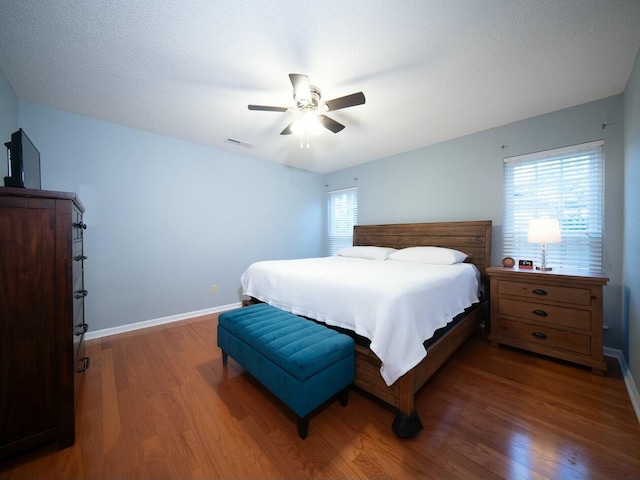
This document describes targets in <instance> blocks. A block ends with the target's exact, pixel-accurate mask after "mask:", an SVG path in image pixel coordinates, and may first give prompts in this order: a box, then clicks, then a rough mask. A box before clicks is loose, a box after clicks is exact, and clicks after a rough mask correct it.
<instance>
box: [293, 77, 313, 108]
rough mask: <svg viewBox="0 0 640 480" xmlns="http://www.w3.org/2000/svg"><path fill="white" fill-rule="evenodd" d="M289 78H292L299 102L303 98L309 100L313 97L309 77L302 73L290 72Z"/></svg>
mask: <svg viewBox="0 0 640 480" xmlns="http://www.w3.org/2000/svg"><path fill="white" fill-rule="evenodd" d="M289 80H291V85H293V92H294V95H295V99H296V100H297V101H298V102H300V101H303V100H306V101H307V102H308V101H309V100H310V99H311V89H310V88H309V77H307V76H306V75H302V74H300V73H290V74H289Z"/></svg>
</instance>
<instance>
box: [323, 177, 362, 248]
mask: <svg viewBox="0 0 640 480" xmlns="http://www.w3.org/2000/svg"><path fill="white" fill-rule="evenodd" d="M327 216H328V221H329V224H328V232H329V255H334V254H335V253H336V252H337V251H338V250H340V249H341V248H344V247H349V246H351V245H352V244H353V226H354V225H355V224H356V223H357V221H358V189H357V188H356V187H353V188H345V189H343V190H334V191H333V192H329V196H328V206H327Z"/></svg>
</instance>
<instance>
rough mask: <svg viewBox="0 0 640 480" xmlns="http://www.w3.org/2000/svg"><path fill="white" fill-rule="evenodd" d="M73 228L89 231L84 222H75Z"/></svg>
mask: <svg viewBox="0 0 640 480" xmlns="http://www.w3.org/2000/svg"><path fill="white" fill-rule="evenodd" d="M73 226H74V227H76V228H81V229H84V230H86V229H87V224H86V223H82V222H73Z"/></svg>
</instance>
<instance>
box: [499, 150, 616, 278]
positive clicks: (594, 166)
mask: <svg viewBox="0 0 640 480" xmlns="http://www.w3.org/2000/svg"><path fill="white" fill-rule="evenodd" d="M603 216H604V141H598V142H591V143H586V144H582V145H575V146H572V147H566V148H559V149H555V150H547V151H544V152H539V153H532V154H529V155H522V156H518V157H510V158H505V159H504V218H503V222H502V223H503V233H502V251H503V254H504V256H511V257H514V258H517V259H523V258H524V259H532V260H533V259H538V258H539V256H540V245H537V244H531V243H527V231H528V228H529V221H530V220H532V219H534V218H557V219H558V222H559V223H560V232H561V237H562V240H561V243H557V244H549V245H547V264H548V265H550V266H553V267H556V268H570V269H577V270H589V271H602V233H603ZM536 261H537V260H536Z"/></svg>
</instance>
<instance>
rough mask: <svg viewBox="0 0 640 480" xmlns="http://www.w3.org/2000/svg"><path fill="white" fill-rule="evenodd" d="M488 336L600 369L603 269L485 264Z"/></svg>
mask: <svg viewBox="0 0 640 480" xmlns="http://www.w3.org/2000/svg"><path fill="white" fill-rule="evenodd" d="M487 275H488V276H489V279H490V292H491V298H490V310H491V328H490V331H491V333H490V335H489V340H490V341H491V344H492V345H493V346H497V345H499V344H503V345H510V346H512V347H518V348H522V349H525V350H529V351H531V352H536V353H540V354H543V355H548V356H551V357H555V358H559V359H562V360H566V361H569V362H574V363H579V364H581V365H586V366H588V367H590V368H591V371H592V372H593V373H595V374H598V375H604V372H605V371H606V370H607V364H606V363H605V361H604V354H603V350H602V349H603V345H602V290H603V287H604V286H605V285H606V284H607V282H608V281H609V279H608V278H607V276H606V275H604V274H602V273H593V272H568V271H562V270H554V271H553V272H550V271H539V270H521V269H513V268H505V267H489V268H487Z"/></svg>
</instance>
